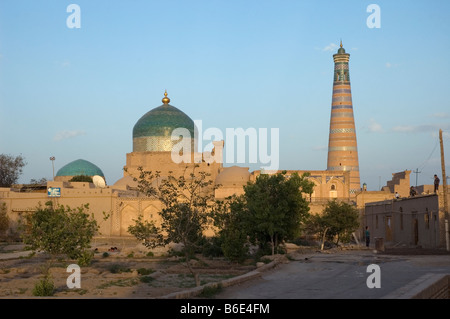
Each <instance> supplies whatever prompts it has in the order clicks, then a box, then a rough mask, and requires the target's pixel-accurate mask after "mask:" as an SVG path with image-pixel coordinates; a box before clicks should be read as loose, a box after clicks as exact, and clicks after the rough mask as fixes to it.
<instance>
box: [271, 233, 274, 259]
mask: <svg viewBox="0 0 450 319" xmlns="http://www.w3.org/2000/svg"><path fill="white" fill-rule="evenodd" d="M270 243H271V244H272V256H273V255H275V243H274V242H273V236H270Z"/></svg>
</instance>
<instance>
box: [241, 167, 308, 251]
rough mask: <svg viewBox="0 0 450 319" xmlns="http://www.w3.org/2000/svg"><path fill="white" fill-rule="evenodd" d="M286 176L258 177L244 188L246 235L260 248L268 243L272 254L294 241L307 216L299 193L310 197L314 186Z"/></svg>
mask: <svg viewBox="0 0 450 319" xmlns="http://www.w3.org/2000/svg"><path fill="white" fill-rule="evenodd" d="M308 176H309V173H304V174H303V175H302V176H299V175H298V174H297V173H293V174H292V175H291V176H290V177H287V176H286V172H285V171H283V172H282V173H277V174H273V175H266V174H264V175H260V176H258V177H257V179H256V181H255V182H254V183H249V184H247V185H246V186H244V191H245V195H244V198H245V201H246V210H247V211H248V214H247V216H248V217H247V218H248V219H247V220H248V222H247V223H246V225H247V227H248V228H247V229H248V230H249V231H250V232H249V235H250V236H251V238H252V239H254V240H256V241H257V242H258V243H260V245H264V244H265V243H267V242H270V245H271V247H272V254H275V252H277V249H278V246H279V245H280V244H281V243H283V242H285V241H286V240H289V239H293V238H295V237H296V236H297V235H298V234H299V233H300V230H301V225H302V224H303V223H304V221H305V220H306V218H307V217H308V216H309V204H308V202H307V201H306V200H305V199H304V198H303V196H302V193H306V194H310V193H312V190H313V187H314V184H313V183H312V182H310V181H309V180H308V179H307V177H308Z"/></svg>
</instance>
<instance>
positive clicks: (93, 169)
mask: <svg viewBox="0 0 450 319" xmlns="http://www.w3.org/2000/svg"><path fill="white" fill-rule="evenodd" d="M80 175H84V176H89V177H93V176H95V175H99V176H101V177H103V178H105V175H104V174H103V172H102V170H101V169H100V168H99V167H98V166H97V165H95V164H93V163H91V162H89V161H86V160H84V159H77V160H75V161H73V162H70V163H68V164H66V165H64V166H63V167H61V168H60V169H59V170H58V172H57V173H56V176H55V181H59V182H67V181H69V180H71V179H72V178H73V177H75V176H80Z"/></svg>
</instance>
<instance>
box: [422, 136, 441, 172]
mask: <svg viewBox="0 0 450 319" xmlns="http://www.w3.org/2000/svg"><path fill="white" fill-rule="evenodd" d="M438 145H439V140H437V141H436V144H435V145H434V147H433V150H432V151H431V153H430V155H429V156H428V158H427V159H426V160H425V161H424V162H423V163H422V164H421V165H419V167H420V169H421V170H422V169H424V168H425V166H426V164H427V163H428V161H429V160H430V158H431V156H433V153H434V151H435V150H436V148H437V146H438ZM417 169H419V168H417Z"/></svg>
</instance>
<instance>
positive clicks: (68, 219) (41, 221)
mask: <svg viewBox="0 0 450 319" xmlns="http://www.w3.org/2000/svg"><path fill="white" fill-rule="evenodd" d="M88 210H89V205H88V204H85V205H82V206H80V207H76V208H74V209H72V208H70V207H69V206H63V205H56V206H55V205H53V202H51V201H48V202H47V203H46V204H45V206H42V205H39V206H38V207H37V210H36V211H35V212H33V213H32V214H28V215H26V217H25V223H24V224H23V225H22V228H23V231H22V238H23V241H24V243H25V244H27V245H29V246H30V248H31V249H32V250H35V251H45V252H47V253H49V254H50V255H51V256H52V259H55V258H56V257H57V256H60V255H63V256H66V257H68V258H70V259H79V260H80V261H83V260H86V256H87V254H89V252H88V251H87V250H88V248H90V243H91V240H92V238H93V236H94V235H95V234H96V233H97V232H98V228H99V226H98V225H97V221H96V220H95V219H94V217H93V215H89V213H88V212H87V211H88ZM81 264H83V262H81Z"/></svg>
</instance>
